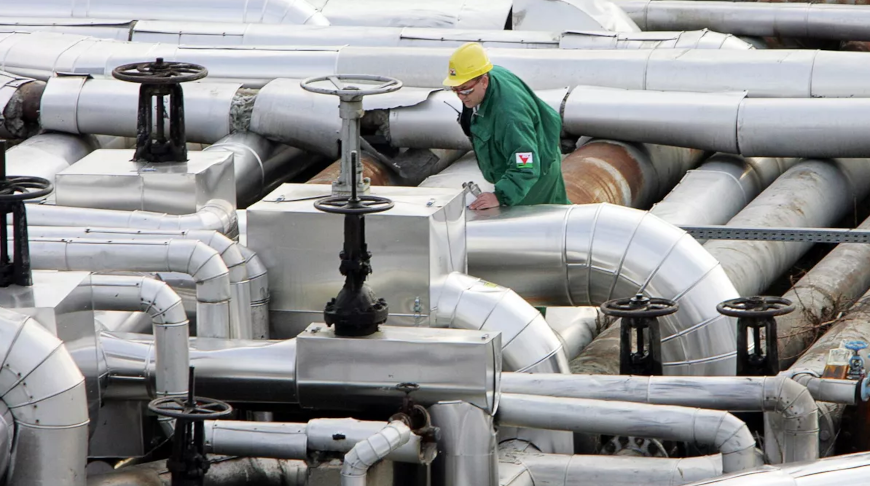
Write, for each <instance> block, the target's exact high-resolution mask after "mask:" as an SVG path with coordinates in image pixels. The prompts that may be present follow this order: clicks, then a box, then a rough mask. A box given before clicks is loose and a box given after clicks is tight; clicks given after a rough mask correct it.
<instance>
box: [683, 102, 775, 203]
mask: <svg viewBox="0 0 870 486" xmlns="http://www.w3.org/2000/svg"><path fill="white" fill-rule="evenodd" d="M738 110H739V108H738ZM746 167H748V168H750V169H751V170H752V175H753V176H755V178H756V180H758V179H759V178H760V177H759V175H758V171H757V170H756V169H755V167H754V166H753V165H752V164H749V163H746ZM691 172H696V171H691ZM704 172H712V171H704ZM715 173H716V174H722V175H724V176H725V177H728V178H730V179H731V180H732V181H734V183H735V184H737V187H738V188H739V189H740V194H741V195H742V196H743V206H744V207H745V206H746V205H748V204H749V198H748V197H747V196H746V191H744V190H743V186H742V185H741V184H740V179H738V178H736V177H734V175H733V174H730V173H728V172H723V171H716V172H715ZM758 185H759V186H761V182H760V181H759V184H758Z"/></svg>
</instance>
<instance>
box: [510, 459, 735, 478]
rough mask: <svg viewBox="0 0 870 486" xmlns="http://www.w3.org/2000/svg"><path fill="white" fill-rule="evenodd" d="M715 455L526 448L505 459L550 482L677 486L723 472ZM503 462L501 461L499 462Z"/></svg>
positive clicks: (534, 476)
mask: <svg viewBox="0 0 870 486" xmlns="http://www.w3.org/2000/svg"><path fill="white" fill-rule="evenodd" d="M716 459H718V458H717V457H716V456H712V457H711V456H701V457H687V458H681V459H666V458H658V457H655V458H653V457H621V456H606V455H597V456H581V455H565V454H540V453H534V452H527V453H524V454H511V455H509V456H507V457H504V458H502V461H503V462H507V461H510V462H513V463H518V464H521V465H522V466H523V467H525V468H526V469H528V471H529V473H530V474H531V476H532V477H533V478H534V479H535V484H546V485H547V486H587V485H591V484H601V485H605V484H606V485H607V486H636V485H637V484H638V483H642V484H644V485H645V486H677V485H682V484H686V483H689V482H692V481H699V480H702V479H707V478H714V477H718V476H721V475H722V461H721V460H716ZM499 465H501V464H499Z"/></svg>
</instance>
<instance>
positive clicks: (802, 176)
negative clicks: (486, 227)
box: [469, 159, 870, 295]
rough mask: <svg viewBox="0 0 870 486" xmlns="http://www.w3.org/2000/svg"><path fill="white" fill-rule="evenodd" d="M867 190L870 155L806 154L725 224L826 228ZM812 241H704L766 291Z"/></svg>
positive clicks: (729, 268) (733, 273)
mask: <svg viewBox="0 0 870 486" xmlns="http://www.w3.org/2000/svg"><path fill="white" fill-rule="evenodd" d="M868 192H870V160H868V159H857V160H855V159H853V160H844V159H836V160H828V161H825V160H807V161H804V162H801V163H800V164H798V165H795V166H794V167H792V168H791V169H789V170H788V171H786V172H785V173H784V174H783V175H782V176H781V177H779V178H778V179H777V180H776V181H775V182H774V183H773V184H771V185H770V187H768V188H767V189H765V191H764V192H762V193H761V194H760V195H759V196H758V197H756V198H755V199H754V200H753V201H752V202H751V203H749V205H748V206H746V208H744V209H743V210H742V211H740V213H738V214H737V215H736V216H734V217H733V218H732V219H731V220H730V221H729V222H728V226H734V227H749V228H754V227H790V228H827V227H829V226H831V225H832V224H834V223H836V222H837V221H838V220H839V219H840V218H842V217H843V216H844V215H846V214H847V213H848V211H851V210H852V209H853V208H854V204H856V202H857V201H861V200H863V199H864V198H865V197H867V194H868ZM811 246H812V243H809V242H786V241H734V240H711V241H708V242H707V243H705V244H704V248H705V249H706V250H707V251H709V252H710V255H712V256H713V257H714V258H716V259H717V260H718V261H719V262H720V263H721V264H722V268H724V269H725V273H726V274H727V275H728V277H729V278H730V279H731V282H732V283H733V284H734V287H735V288H736V289H737V291H738V292H739V293H740V295H759V294H761V293H762V292H764V290H765V289H766V288H767V287H769V286H770V284H771V283H773V281H774V280H775V279H776V278H778V277H779V276H780V275H782V274H783V273H785V272H786V271H787V270H788V269H789V268H790V267H791V266H792V265H794V263H795V261H797V259H798V258H800V256H801V255H803V254H804V253H805V252H806V251H807V250H808V249H809V248H810V247H811ZM469 261H470V259H469Z"/></svg>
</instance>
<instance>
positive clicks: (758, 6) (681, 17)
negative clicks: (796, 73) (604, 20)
mask: <svg viewBox="0 0 870 486" xmlns="http://www.w3.org/2000/svg"><path fill="white" fill-rule="evenodd" d="M614 3H615V4H616V5H617V6H619V7H620V8H622V9H623V10H624V11H625V13H627V14H628V16H629V17H630V18H631V20H633V21H635V22H636V23H637V25H638V26H639V27H640V28H641V29H643V30H683V29H685V30H694V29H710V30H713V31H716V32H727V33H729V34H734V35H744V36H751V37H812V38H818V39H837V40H870V28H868V27H867V26H868V25H870V12H867V9H865V8H864V7H863V6H857V5H825V4H813V3H752V2H716V1H711V2H703V1H695V2H673V1H660V0H655V1H651V0H615V1H614Z"/></svg>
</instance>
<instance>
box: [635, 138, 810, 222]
mask: <svg viewBox="0 0 870 486" xmlns="http://www.w3.org/2000/svg"><path fill="white" fill-rule="evenodd" d="M797 161H798V159H782V158H771V157H752V158H744V157H741V156H739V155H733V154H721V153H720V154H716V155H713V156H712V157H710V158H709V159H707V161H706V162H704V163H703V164H701V166H700V167H698V168H697V169H694V170H690V171H688V173H687V174H686V175H685V176H684V177H683V178H682V180H680V183H679V184H678V185H677V187H675V188H674V189H673V190H672V191H671V192H669V193H668V195H667V196H665V198H664V199H662V200H661V201H660V202H658V203H656V204H655V205H653V207H652V209H650V213H652V214H654V215H656V216H658V217H660V218H662V219H663V220H665V221H667V222H669V223H671V224H674V225H719V224H725V223H727V222H728V220H730V219H731V218H733V217H734V215H736V214H737V213H738V212H740V210H741V209H743V208H744V207H746V205H747V204H749V203H750V201H752V200H753V199H755V197H756V196H758V194H759V193H761V191H762V190H764V189H765V188H766V187H767V186H769V185H770V184H771V183H772V182H773V181H774V180H775V179H776V178H777V177H779V176H780V175H782V173H783V172H785V171H786V170H787V169H789V168H790V167H791V166H793V165H794V164H795V163H797Z"/></svg>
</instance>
